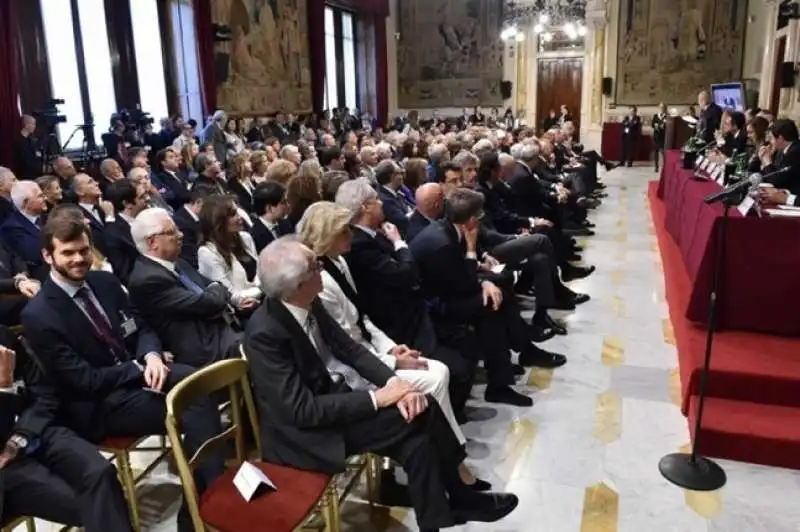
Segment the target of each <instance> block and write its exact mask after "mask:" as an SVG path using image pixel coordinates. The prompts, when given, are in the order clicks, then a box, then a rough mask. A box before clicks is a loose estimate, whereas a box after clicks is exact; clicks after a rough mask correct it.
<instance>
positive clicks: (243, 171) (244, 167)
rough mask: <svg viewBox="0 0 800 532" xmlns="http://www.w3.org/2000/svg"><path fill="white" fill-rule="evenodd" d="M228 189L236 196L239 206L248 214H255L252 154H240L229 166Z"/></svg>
mask: <svg viewBox="0 0 800 532" xmlns="http://www.w3.org/2000/svg"><path fill="white" fill-rule="evenodd" d="M228 166H229V169H228V188H229V189H230V190H231V192H233V193H234V194H236V198H237V199H238V200H239V206H240V207H241V208H242V209H244V211H245V212H246V213H251V212H253V190H254V189H255V185H254V184H253V180H252V179H251V176H252V175H253V167H252V166H251V164H250V154H248V153H239V154H238V155H236V156H235V157H234V158H233V159H232V160H231V162H230V164H229V165H228Z"/></svg>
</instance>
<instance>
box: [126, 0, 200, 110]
mask: <svg viewBox="0 0 800 532" xmlns="http://www.w3.org/2000/svg"><path fill="white" fill-rule="evenodd" d="M136 1H137V2H138V1H139V0H136ZM172 21H173V25H172V35H173V37H174V39H173V40H174V42H175V65H176V67H177V76H176V77H177V80H176V81H177V85H178V99H179V100H180V108H181V115H182V116H183V118H184V119H186V120H189V119H190V118H194V119H195V120H197V123H198V124H202V123H204V117H203V99H202V98H201V88H200V87H201V85H200V67H199V65H198V62H197V38H196V34H195V31H194V9H193V8H192V4H191V2H187V1H186V0H177V1H174V2H172ZM212 111H213V110H212Z"/></svg>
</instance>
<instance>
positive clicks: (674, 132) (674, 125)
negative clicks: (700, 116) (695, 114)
mask: <svg viewBox="0 0 800 532" xmlns="http://www.w3.org/2000/svg"><path fill="white" fill-rule="evenodd" d="M693 135H694V126H692V125H691V124H689V123H687V122H686V121H684V120H683V119H682V118H681V117H679V116H668V117H667V126H666V128H665V129H664V149H665V150H678V149H680V148H681V146H683V145H684V144H686V141H687V140H689V138H690V137H692V136H693Z"/></svg>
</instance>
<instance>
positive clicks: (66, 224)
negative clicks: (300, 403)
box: [22, 216, 223, 530]
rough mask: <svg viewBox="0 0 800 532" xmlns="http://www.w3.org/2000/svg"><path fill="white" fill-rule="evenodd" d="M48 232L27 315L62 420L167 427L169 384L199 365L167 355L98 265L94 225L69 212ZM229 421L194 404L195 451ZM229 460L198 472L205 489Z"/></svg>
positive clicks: (95, 433) (80, 427) (130, 432)
mask: <svg viewBox="0 0 800 532" xmlns="http://www.w3.org/2000/svg"><path fill="white" fill-rule="evenodd" d="M42 233H43V234H42V243H43V246H44V249H43V252H42V254H43V256H44V258H45V260H46V261H47V263H48V264H49V265H50V267H51V272H50V275H49V277H48V279H47V280H46V281H45V282H44V284H43V286H42V289H41V291H40V292H39V294H38V295H37V296H36V297H35V298H33V299H32V300H31V301H30V302H29V303H28V305H27V306H26V308H25V310H24V311H23V312H22V324H23V326H24V327H25V335H26V338H27V339H28V341H29V342H30V345H31V348H32V349H33V352H34V353H36V356H37V359H38V360H39V362H40V363H41V364H42V366H43V368H44V371H45V373H46V375H47V376H48V379H49V380H51V381H52V383H53V385H54V387H55V390H56V392H55V393H56V396H57V397H58V399H59V400H60V401H61V408H60V409H59V411H58V417H57V419H56V422H57V423H59V424H60V423H63V424H64V426H66V427H68V428H71V429H73V430H74V431H75V432H76V433H77V434H78V435H79V436H81V437H83V438H86V439H87V440H89V441H91V442H93V443H97V442H100V441H102V440H103V439H104V438H106V437H109V436H147V435H153V434H164V433H165V426H164V419H165V415H166V404H165V401H164V393H166V392H168V391H169V390H170V389H172V387H173V386H174V385H175V384H177V383H178V382H179V381H180V380H181V379H183V378H185V377H186V376H188V375H189V374H191V373H192V371H193V369H192V368H190V367H188V366H184V365H181V364H172V363H168V362H166V361H165V359H164V350H163V348H162V345H161V342H160V340H159V338H158V336H156V334H155V333H154V332H153V331H152V330H151V329H150V328H149V327H148V326H147V324H146V323H145V322H144V321H143V320H141V319H140V317H139V314H138V312H137V309H136V308H134V307H133V306H132V305H131V304H130V302H129V301H128V296H127V295H126V294H125V291H124V290H123V289H122V286H121V285H120V284H119V281H118V280H117V279H116V278H115V277H114V276H113V275H111V274H108V273H105V272H92V271H90V269H89V267H90V265H91V261H92V256H91V232H90V230H89V228H88V227H87V226H86V225H85V224H84V223H82V222H79V221H77V220H75V219H74V218H70V217H66V216H59V217H55V218H51V219H50V220H49V221H48V223H47V224H46V225H45V227H44V228H43V230H42ZM78 331H86V332H87V334H76V332H78ZM154 392H155V393H154ZM219 425H220V423H219V415H218V414H217V410H216V408H215V406H214V405H213V404H212V403H211V401H209V400H207V399H201V400H200V401H199V402H197V403H196V404H194V405H192V406H190V407H188V409H187V410H186V411H185V413H184V415H183V416H182V419H181V427H182V429H183V431H184V433H185V435H186V436H185V438H186V440H185V445H186V448H187V449H186V450H187V453H189V454H190V455H191V454H192V453H194V451H195V450H197V448H198V446H199V444H200V443H201V442H202V441H204V440H206V439H207V438H209V437H211V436H212V435H213V434H216V433H218V432H219V430H220V426H219ZM222 468H223V463H222V457H221V456H218V457H216V458H214V459H212V460H208V461H206V462H204V463H203V465H201V466H200V467H199V468H198V469H197V471H196V475H197V482H198V489H199V490H200V491H203V489H204V487H205V486H207V485H208V483H209V482H211V480H213V479H214V478H215V477H216V476H217V475H219V474H220V473H221V472H222ZM186 521H188V512H187V511H186V509H185V505H184V508H183V509H182V511H181V512H180V514H179V530H191V525H190V524H189V525H188V528H187V523H186Z"/></svg>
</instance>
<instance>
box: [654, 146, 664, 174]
mask: <svg viewBox="0 0 800 532" xmlns="http://www.w3.org/2000/svg"><path fill="white" fill-rule="evenodd" d="M659 155H660V156H661V159H662V160H663V159H664V145H663V144H662V145H661V146H659V145H658V144H656V145H655V146H654V147H653V162H654V163H655V167H656V172H658V160H659Z"/></svg>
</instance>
